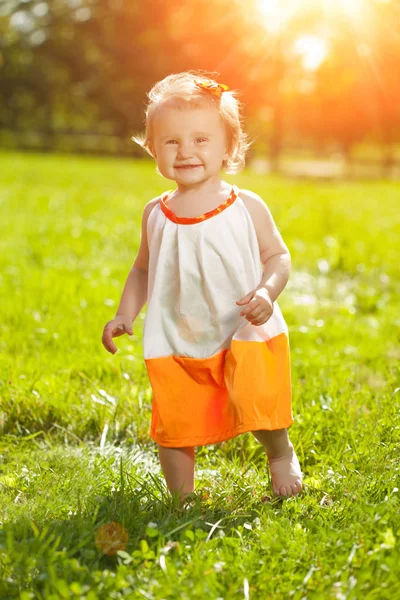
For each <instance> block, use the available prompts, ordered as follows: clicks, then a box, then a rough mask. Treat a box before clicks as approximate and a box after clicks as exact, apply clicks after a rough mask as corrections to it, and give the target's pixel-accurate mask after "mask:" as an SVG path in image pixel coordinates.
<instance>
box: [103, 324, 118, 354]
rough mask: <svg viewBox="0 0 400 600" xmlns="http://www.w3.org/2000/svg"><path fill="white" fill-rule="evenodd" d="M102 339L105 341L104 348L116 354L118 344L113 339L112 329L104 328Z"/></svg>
mask: <svg viewBox="0 0 400 600" xmlns="http://www.w3.org/2000/svg"><path fill="white" fill-rule="evenodd" d="M101 341H102V343H103V346H104V348H105V349H106V350H108V352H111V354H115V352H116V351H117V346H116V345H115V344H114V342H113V341H112V336H111V331H110V330H109V329H107V328H105V329H104V331H103V336H102V338H101Z"/></svg>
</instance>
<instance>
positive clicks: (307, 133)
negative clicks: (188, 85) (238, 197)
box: [0, 0, 400, 179]
mask: <svg viewBox="0 0 400 600" xmlns="http://www.w3.org/2000/svg"><path fill="white" fill-rule="evenodd" d="M399 25H400V4H399V2H398V1H397V0H281V1H278V0H246V1H244V0H240V1H239V0H213V1H212V2H210V0H180V1H179V2H177V3H172V2H166V1H165V0H146V1H144V0H48V1H45V0H1V1H0V40H1V41H0V147H2V148H5V149H15V150H17V149H20V150H30V151H32V150H40V151H42V152H43V151H49V152H50V151H57V152H69V153H70V152H73V153H90V154H93V153H96V154H108V155H110V154H112V155H128V156H137V157H144V156H145V154H144V152H143V150H142V149H141V148H140V147H138V146H137V145H136V144H135V143H134V142H132V141H131V136H132V135H133V134H135V133H137V132H140V131H143V128H144V107H145V102H146V93H147V92H148V91H149V89H150V87H151V86H152V85H153V84H154V83H155V82H156V81H157V80H159V79H160V78H163V77H164V76H166V75H168V74H170V73H173V72H179V71H182V70H185V69H205V70H208V71H212V72H215V73H217V74H219V75H217V76H216V78H217V79H218V80H219V81H221V82H223V83H226V84H227V85H229V87H230V88H234V89H238V90H239V91H240V93H241V95H240V99H241V101H242V102H243V104H244V116H245V118H246V124H247V130H248V132H249V133H250V135H251V137H252V139H253V140H254V143H253V146H252V148H251V152H250V155H249V163H250V164H251V165H252V167H253V168H254V169H256V170H258V171H260V172H262V173H264V172H269V171H271V172H286V173H288V174H291V175H294V176H295V175H301V176H302V175H306V176H313V177H323V178H335V177H343V176H350V177H352V176H353V177H357V178H360V177H366V178H369V177H377V176H379V177H385V178H391V179H397V178H400V144H399V136H400V79H399V77H398V73H399V67H400V27H399Z"/></svg>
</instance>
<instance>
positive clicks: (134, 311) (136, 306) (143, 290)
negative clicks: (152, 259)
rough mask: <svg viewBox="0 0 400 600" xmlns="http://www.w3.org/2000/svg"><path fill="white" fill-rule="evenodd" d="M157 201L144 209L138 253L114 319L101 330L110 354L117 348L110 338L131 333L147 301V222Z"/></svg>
mask: <svg viewBox="0 0 400 600" xmlns="http://www.w3.org/2000/svg"><path fill="white" fill-rule="evenodd" d="M158 201H159V198H155V199H154V200H151V201H150V202H148V203H147V204H146V206H145V207H144V210H143V215H142V233H141V240H140V247H139V251H138V254H137V256H136V258H135V261H134V263H133V265H132V268H131V270H130V271H129V274H128V277H127V279H126V281H125V285H124V289H123V291H122V296H121V300H120V302H119V306H118V309H117V312H116V315H115V318H114V319H112V320H111V321H109V322H108V323H107V324H106V326H105V327H104V330H103V337H102V342H103V345H104V347H105V348H106V350H108V351H109V352H111V353H112V354H114V353H115V352H116V351H117V347H116V346H115V344H114V342H113V341H112V338H113V337H117V336H120V335H123V334H124V333H129V334H132V333H133V331H132V323H133V321H134V320H135V319H136V317H137V316H138V314H139V313H140V311H141V310H142V308H143V306H144V304H145V303H146V301H147V284H148V267H149V248H148V242H147V221H148V218H149V214H150V212H151V210H152V208H153V207H154V206H155V204H157V202H158Z"/></svg>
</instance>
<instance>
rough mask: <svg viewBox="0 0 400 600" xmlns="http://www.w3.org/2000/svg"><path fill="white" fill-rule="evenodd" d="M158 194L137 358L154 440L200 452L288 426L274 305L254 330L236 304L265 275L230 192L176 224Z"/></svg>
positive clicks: (287, 385) (281, 340)
mask: <svg viewBox="0 0 400 600" xmlns="http://www.w3.org/2000/svg"><path fill="white" fill-rule="evenodd" d="M170 193H171V192H165V193H164V194H163V195H162V196H161V198H160V201H159V202H158V203H157V204H156V205H155V206H154V207H153V209H152V210H151V212H150V215H149V218H148V222H147V235H148V244H149V270H148V295H147V312H146V316H145V322H144V335H143V355H144V361H145V364H146V368H147V372H148V376H149V380H150V384H151V387H152V392H153V398H152V419H151V427H150V436H151V438H152V439H153V440H154V441H155V442H157V443H158V444H160V445H161V446H166V447H175V448H179V447H187V446H203V445H206V444H214V443H217V442H221V441H224V440H227V439H230V438H233V437H235V436H237V435H239V434H241V433H244V432H247V431H255V430H257V429H268V430H272V429H283V428H286V427H289V426H290V425H291V424H292V423H293V416H292V404H291V375H290V351H289V335H288V328H287V325H286V322H285V320H284V318H283V316H282V313H281V310H280V308H279V306H278V303H277V302H274V311H273V314H272V316H271V317H270V319H269V320H268V321H267V322H266V323H265V324H264V325H260V326H256V325H252V324H251V323H249V322H248V321H247V320H246V318H245V317H244V316H240V312H241V310H242V309H243V308H244V305H243V306H239V305H237V304H236V301H237V300H240V299H241V298H242V297H243V296H245V295H246V294H248V292H250V291H251V290H253V289H254V288H256V287H257V286H258V285H259V283H260V281H261V278H262V274H263V268H262V265H261V261H260V250H259V245H258V241H257V235H256V231H255V228H254V224H253V221H252V217H251V215H250V213H249V211H248V210H247V208H246V206H245V204H244V202H243V200H242V199H241V198H240V196H239V190H238V188H237V187H236V186H233V187H232V190H231V193H230V195H229V197H228V198H227V200H226V201H225V202H223V203H222V204H221V205H220V206H218V207H217V208H215V209H214V210H212V211H210V212H208V213H205V214H203V215H200V216H198V217H193V218H188V217H178V216H176V215H175V213H174V212H172V210H171V209H170V208H169V206H168V196H169V194H170Z"/></svg>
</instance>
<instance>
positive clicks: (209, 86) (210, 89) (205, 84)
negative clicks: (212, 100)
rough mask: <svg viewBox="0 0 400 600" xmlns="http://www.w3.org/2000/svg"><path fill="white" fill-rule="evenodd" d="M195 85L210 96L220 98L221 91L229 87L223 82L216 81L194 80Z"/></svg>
mask: <svg viewBox="0 0 400 600" xmlns="http://www.w3.org/2000/svg"><path fill="white" fill-rule="evenodd" d="M195 83H196V85H197V87H199V88H201V89H202V90H204V91H205V92H207V93H208V94H211V96H216V97H217V98H221V94H222V92H226V90H229V87H228V86H227V85H225V84H224V83H217V82H216V81H195Z"/></svg>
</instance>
